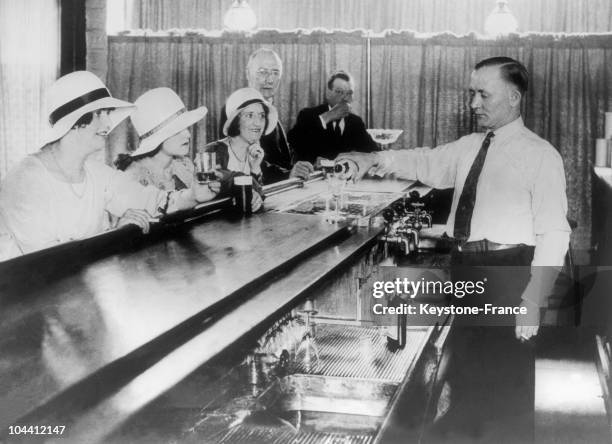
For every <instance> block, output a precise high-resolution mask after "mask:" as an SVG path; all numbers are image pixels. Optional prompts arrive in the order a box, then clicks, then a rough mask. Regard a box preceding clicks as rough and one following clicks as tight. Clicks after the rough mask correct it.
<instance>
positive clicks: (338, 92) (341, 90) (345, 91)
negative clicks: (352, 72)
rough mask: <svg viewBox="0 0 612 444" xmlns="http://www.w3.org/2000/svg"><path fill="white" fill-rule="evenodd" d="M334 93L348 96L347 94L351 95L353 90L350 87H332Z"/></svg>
mask: <svg viewBox="0 0 612 444" xmlns="http://www.w3.org/2000/svg"><path fill="white" fill-rule="evenodd" d="M333 91H334V94H336V95H337V96H344V97H348V96H352V95H353V90H352V89H347V90H345V89H334V90H333Z"/></svg>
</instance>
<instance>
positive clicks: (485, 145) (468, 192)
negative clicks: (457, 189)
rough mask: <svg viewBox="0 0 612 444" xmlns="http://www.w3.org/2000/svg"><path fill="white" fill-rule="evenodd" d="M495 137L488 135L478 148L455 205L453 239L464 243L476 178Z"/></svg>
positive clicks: (474, 195) (471, 209) (474, 200)
mask: <svg viewBox="0 0 612 444" xmlns="http://www.w3.org/2000/svg"><path fill="white" fill-rule="evenodd" d="M493 136H495V134H494V133H492V132H491V133H488V134H487V136H486V137H485V139H484V140H483V142H482V145H481V146H480V150H479V151H478V154H477V155H476V158H475V159H474V163H472V167H471V168H470V171H469V173H468V175H467V178H466V179H465V184H464V185H463V190H462V191H461V196H460V197H459V203H458V204H457V212H456V213H455V229H454V233H453V235H454V237H455V239H457V240H459V241H461V242H465V241H466V240H468V238H469V237H470V228H471V224H472V213H473V212H474V204H475V203H476V187H477V185H478V178H479V177H480V173H481V172H482V167H483V166H484V163H485V158H486V157H487V151H488V149H489V145H491V139H492V138H493Z"/></svg>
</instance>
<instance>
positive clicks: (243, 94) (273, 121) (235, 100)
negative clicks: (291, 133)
mask: <svg viewBox="0 0 612 444" xmlns="http://www.w3.org/2000/svg"><path fill="white" fill-rule="evenodd" d="M252 103H261V104H262V105H263V107H264V110H265V111H266V114H267V115H268V126H267V127H266V128H265V130H264V133H265V134H270V133H271V132H272V131H274V128H276V125H277V124H278V112H277V111H276V108H275V107H274V105H272V104H270V103H268V102H266V101H265V99H264V98H263V96H262V95H261V93H260V92H259V91H257V90H256V89H254V88H240V89H238V90H236V91H234V92H233V93H232V94H231V95H230V96H229V97H228V98H227V100H226V101H225V112H226V113H227V121H226V122H225V124H224V125H223V134H224V135H225V136H227V130H228V129H229V127H230V125H231V124H232V122H233V121H234V119H235V118H236V117H237V116H238V114H239V113H240V111H241V110H242V109H244V108H246V107H247V106H249V105H251V104H252Z"/></svg>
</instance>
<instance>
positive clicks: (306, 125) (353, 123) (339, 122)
mask: <svg viewBox="0 0 612 444" xmlns="http://www.w3.org/2000/svg"><path fill="white" fill-rule="evenodd" d="M353 90H354V83H353V79H352V78H351V76H350V74H349V73H347V72H345V71H337V72H335V73H333V74H332V75H331V76H330V78H329V80H328V81H327V92H326V102H327V103H324V104H322V105H319V106H315V107H314V108H305V109H303V110H301V111H300V113H299V115H298V118H297V122H296V124H295V126H294V127H293V128H292V129H291V131H289V143H290V144H291V146H292V147H293V149H294V150H295V154H296V157H297V159H298V160H305V161H308V162H310V163H315V162H316V160H317V157H323V158H326V159H335V158H336V156H337V155H338V154H339V153H346V152H349V151H361V152H366V153H369V152H372V151H376V150H377V146H376V143H375V142H374V141H373V140H372V138H371V137H370V135H369V134H368V132H367V131H366V127H365V124H364V123H363V120H361V118H360V117H359V116H357V115H356V114H353V113H352V112H351V102H352V101H353Z"/></svg>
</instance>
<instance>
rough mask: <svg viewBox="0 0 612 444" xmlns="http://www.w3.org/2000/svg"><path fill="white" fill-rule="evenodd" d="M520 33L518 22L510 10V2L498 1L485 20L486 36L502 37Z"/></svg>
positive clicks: (505, 0)
mask: <svg viewBox="0 0 612 444" xmlns="http://www.w3.org/2000/svg"><path fill="white" fill-rule="evenodd" d="M517 31H518V21H517V20H516V17H514V14H512V12H510V9H509V8H508V0H497V6H496V7H495V9H494V10H493V12H491V14H489V16H488V17H487V19H486V20H485V34H486V35H488V36H490V37H501V36H504V35H508V34H512V33H515V32H517Z"/></svg>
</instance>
